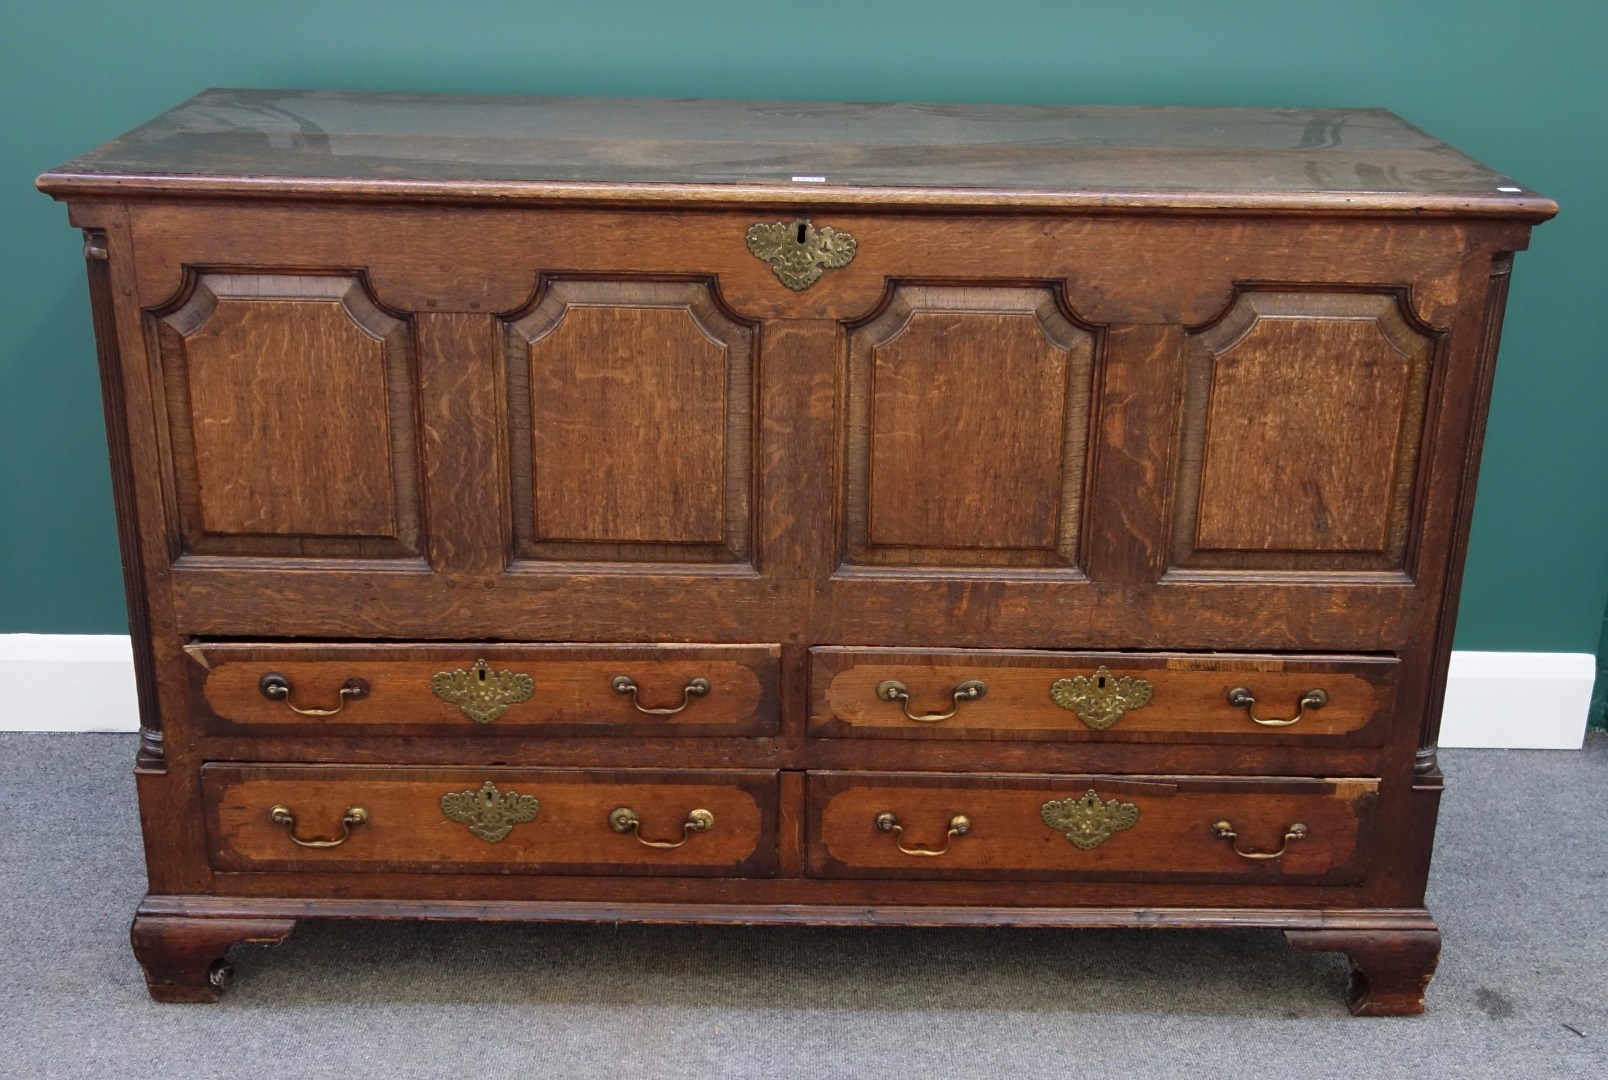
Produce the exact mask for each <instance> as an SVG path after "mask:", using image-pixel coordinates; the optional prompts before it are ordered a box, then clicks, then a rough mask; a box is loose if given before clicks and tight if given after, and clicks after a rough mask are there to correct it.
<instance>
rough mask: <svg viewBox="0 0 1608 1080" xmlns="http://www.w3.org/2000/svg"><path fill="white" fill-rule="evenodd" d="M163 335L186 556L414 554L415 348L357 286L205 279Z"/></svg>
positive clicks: (297, 278)
mask: <svg viewBox="0 0 1608 1080" xmlns="http://www.w3.org/2000/svg"><path fill="white" fill-rule="evenodd" d="M152 324H153V328H154V332H155V336H156V338H157V343H158V344H157V350H158V355H159V356H160V359H161V368H162V377H163V383H164V391H165V399H166V400H165V406H166V411H167V420H168V436H169V437H168V445H169V448H170V450H169V452H170V454H171V464H170V469H171V475H170V477H169V482H170V483H171V485H172V491H173V496H174V499H175V501H176V503H177V507H178V516H179V524H180V531H181V534H182V538H183V546H184V550H185V551H187V552H191V553H194V554H203V555H206V554H218V555H268V556H291V557H294V556H309V557H312V556H356V557H388V556H389V557H395V556H407V555H414V554H417V552H418V551H419V509H418V505H419V496H418V490H419V487H418V466H417V446H416V438H417V437H416V433H415V427H414V408H415V406H414V402H415V398H416V393H415V387H414V372H415V367H414V355H413V346H412V341H411V337H410V334H409V330H408V325H407V323H406V322H404V321H403V320H402V319H399V318H397V317H395V316H393V315H391V314H389V313H388V312H385V311H382V310H381V309H380V308H379V307H377V306H376V305H375V304H374V302H373V301H372V300H371V299H370V298H369V296H368V293H367V291H366V290H365V288H364V286H363V283H362V280H361V279H360V278H359V277H357V276H355V275H342V274H289V273H285V274H278V273H257V274H246V273H223V272H214V271H205V272H200V273H196V274H195V275H194V276H193V280H192V284H191V287H190V289H189V291H188V295H187V296H186V297H185V298H184V299H183V301H182V302H181V303H179V304H178V305H177V306H176V307H173V308H172V309H171V310H168V311H166V312H164V313H159V314H156V315H154V316H153V318H152Z"/></svg>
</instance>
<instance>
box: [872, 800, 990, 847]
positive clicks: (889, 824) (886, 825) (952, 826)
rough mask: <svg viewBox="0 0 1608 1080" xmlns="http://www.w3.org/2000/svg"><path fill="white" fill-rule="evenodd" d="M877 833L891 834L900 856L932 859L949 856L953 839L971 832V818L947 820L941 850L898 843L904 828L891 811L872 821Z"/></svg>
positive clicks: (957, 816) (960, 816)
mask: <svg viewBox="0 0 1608 1080" xmlns="http://www.w3.org/2000/svg"><path fill="white" fill-rule="evenodd" d="M872 823H873V824H874V825H876V827H877V831H878V832H885V833H892V834H893V846H894V847H896V848H898V849H899V851H900V852H901V853H902V854H905V855H913V856H915V857H917V858H926V859H934V858H937V857H938V856H939V855H947V854H949V847H950V845H951V844H952V843H954V840H955V837H957V836H965V835H966V834H967V833H969V832H971V827H972V823H971V818H969V817H967V816H966V815H965V814H956V815H955V816H954V817H952V818H950V819H949V832H947V833H945V834H944V846H943V847H941V848H907V847H905V846H904V845H903V844H901V843H900V842H899V841H900V839H901V838H902V837H903V836H904V826H903V825H901V824H899V818H898V815H896V814H895V813H894V812H893V811H891V810H884V811H882V813H880V814H878V815H877V816H876V817H875V818H873V819H872Z"/></svg>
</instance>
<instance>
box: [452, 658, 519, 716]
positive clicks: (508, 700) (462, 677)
mask: <svg viewBox="0 0 1608 1080" xmlns="http://www.w3.org/2000/svg"><path fill="white" fill-rule="evenodd" d="M430 692H431V693H432V694H434V695H435V696H436V697H438V698H440V699H441V700H442V701H445V702H446V703H447V704H448V705H456V706H458V708H459V709H461V710H462V711H463V714H464V715H465V716H467V717H468V718H469V719H471V720H473V721H474V722H475V723H477V724H489V723H491V722H492V721H493V720H495V719H497V717H499V716H501V715H502V714H503V713H505V712H507V711H508V706H510V705H517V704H519V703H520V702H521V701H529V700H530V696H531V695H532V694H534V693H535V692H536V680H535V679H532V678H531V677H530V676H529V675H526V674H525V673H524V672H520V671H506V670H505V671H493V670H491V665H490V664H488V663H486V662H485V661H484V660H476V661H475V666H474V667H472V668H469V669H468V670H467V671H465V670H464V669H463V668H456V669H454V670H452V671H438V672H436V673H435V674H434V675H432V676H430Z"/></svg>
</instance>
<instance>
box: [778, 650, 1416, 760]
mask: <svg viewBox="0 0 1608 1080" xmlns="http://www.w3.org/2000/svg"><path fill="white" fill-rule="evenodd" d="M810 656H811V668H810V679H811V682H810V691H811V706H810V731H811V733H812V734H814V735H816V736H819V737H823V738H832V737H839V738H866V737H869V738H901V739H964V738H1008V739H1031V738H1039V739H1076V738H1082V739H1090V740H1107V739H1115V740H1126V739H1128V738H1130V737H1133V736H1139V737H1141V738H1150V739H1159V740H1162V741H1166V742H1182V741H1193V740H1195V739H1199V738H1202V737H1204V738H1206V739H1208V740H1212V741H1228V740H1232V741H1238V742H1245V743H1261V744H1266V743H1269V742H1289V741H1292V740H1299V741H1301V742H1308V741H1312V740H1314V739H1324V738H1325V737H1328V739H1329V741H1331V742H1332V741H1333V737H1336V736H1349V735H1352V734H1353V733H1359V734H1361V733H1366V734H1362V740H1363V741H1365V742H1367V743H1373V744H1377V743H1379V742H1382V741H1383V738H1384V733H1385V730H1384V729H1385V727H1386V725H1385V724H1384V723H1383V722H1380V721H1381V720H1382V718H1383V717H1385V716H1388V713H1389V710H1390V704H1391V696H1392V691H1393V688H1394V682H1395V677H1396V668H1397V664H1396V662H1395V661H1393V660H1390V659H1386V658H1370V659H1362V658H1349V657H1348V658H1346V659H1343V660H1325V659H1321V658H1309V657H1293V658H1292V657H1271V656H1262V657H1258V656H1233V655H1229V654H1217V655H1212V656H1187V655H1186V656H1165V655H1162V656H1157V655H1147V656H1136V655H1132V654H1125V653H1055V652H1048V651H1037V652H1029V651H1005V650H999V649H996V650H976V651H972V652H918V651H915V650H900V649H840V648H818V649H813V650H811V654H810ZM1101 668H1105V669H1106V671H1107V673H1108V674H1107V675H1106V676H1101V675H1100V674H1099V672H1100V669H1101ZM1079 678H1081V679H1084V680H1086V683H1085V686H1086V692H1087V693H1089V694H1090V695H1091V697H1092V698H1093V700H1090V701H1088V703H1087V704H1085V705H1082V706H1078V705H1077V703H1076V702H1075V701H1074V702H1073V704H1074V707H1073V708H1068V707H1067V706H1065V705H1061V704H1059V703H1058V702H1057V701H1055V700H1054V697H1053V696H1052V691H1054V689H1055V687H1056V684H1057V683H1060V682H1062V681H1063V680H1067V681H1070V680H1074V679H1079ZM1100 678H1105V679H1106V681H1107V683H1108V684H1115V683H1116V682H1117V680H1122V679H1127V680H1129V681H1130V685H1132V684H1133V683H1135V682H1143V683H1146V684H1148V689H1149V695H1148V697H1147V698H1146V699H1145V700H1144V701H1143V704H1133V705H1132V706H1131V707H1124V708H1123V710H1122V711H1121V713H1120V714H1119V715H1114V716H1113V715H1110V714H1106V713H1103V712H1101V711H1099V710H1098V709H1097V708H1095V707H1092V706H1094V705H1096V704H1097V703H1098V700H1099V699H1098V696H1097V695H1098V691H1099V687H1098V685H1097V684H1098V682H1099V679H1100ZM888 680H896V681H898V682H901V683H903V684H904V685H905V686H906V688H907V689H908V691H909V693H910V702H909V704H908V713H909V714H910V715H907V708H906V705H905V703H904V702H900V701H889V700H887V699H885V698H883V697H882V696H880V695H879V694H878V693H877V690H878V688H879V687H880V686H882V684H883V683H884V682H886V681H888ZM972 681H978V682H981V683H983V686H984V688H985V689H984V692H983V694H982V696H981V697H977V698H975V699H971V698H968V699H963V700H961V701H958V702H957V701H956V700H955V697H954V691H955V689H956V688H957V687H961V686H964V685H965V684H966V683H968V682H972ZM1236 688H1243V689H1245V690H1247V691H1249V692H1250V694H1251V696H1252V698H1253V699H1254V705H1253V706H1251V707H1244V706H1238V705H1235V704H1233V703H1231V702H1230V701H1229V699H1228V695H1229V693H1230V691H1232V690H1234V689H1236ZM1068 689H1072V688H1070V687H1069V688H1068ZM1314 689H1318V690H1322V691H1323V692H1324V694H1325V695H1326V697H1327V701H1326V702H1325V703H1324V704H1323V705H1322V706H1321V707H1319V708H1310V709H1302V708H1301V707H1300V701H1301V699H1302V697H1303V696H1305V695H1306V694H1307V693H1309V692H1310V691H1312V690H1314ZM1112 690H1113V693H1115V691H1116V688H1115V686H1114V685H1113V687H1112ZM1129 700H1130V701H1134V702H1137V701H1138V700H1139V699H1138V698H1137V697H1134V698H1131V699H1129ZM1080 708H1081V709H1082V711H1083V712H1085V713H1087V714H1088V715H1089V716H1090V717H1091V719H1092V720H1093V723H1090V722H1087V721H1084V720H1083V719H1082V718H1080V717H1079V715H1078V712H1079V709H1080ZM949 711H953V712H954V715H953V716H952V717H950V718H948V719H946V720H937V721H931V720H912V719H911V718H910V716H911V715H914V716H917V717H922V716H931V715H936V714H941V713H944V712H949ZM1253 714H1254V715H1255V716H1256V719H1257V720H1262V721H1289V720H1292V719H1295V718H1296V717H1297V716H1299V719H1295V722H1294V723H1291V724H1288V725H1285V724H1277V725H1272V724H1268V723H1262V724H1259V723H1257V722H1256V721H1255V720H1253V719H1252V718H1251V717H1252V715H1253ZM1370 736H1371V737H1370ZM1346 741H1347V742H1352V741H1356V740H1352V739H1347V740H1346Z"/></svg>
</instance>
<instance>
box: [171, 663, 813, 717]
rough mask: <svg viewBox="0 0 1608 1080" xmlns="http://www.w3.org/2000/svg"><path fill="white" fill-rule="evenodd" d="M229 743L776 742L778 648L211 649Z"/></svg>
mask: <svg viewBox="0 0 1608 1080" xmlns="http://www.w3.org/2000/svg"><path fill="white" fill-rule="evenodd" d="M189 652H190V656H191V657H192V658H193V659H194V660H195V661H196V662H197V664H196V668H195V670H194V678H195V679H196V680H197V681H198V683H199V687H198V690H199V692H198V694H197V695H196V700H199V701H203V702H205V715H204V720H205V722H206V723H207V726H208V727H209V728H210V729H211V730H213V731H214V732H217V733H220V734H237V733H239V732H240V731H241V730H242V729H246V730H268V729H271V730H272V731H274V732H277V733H286V734H289V733H293V732H291V731H289V730H288V729H301V730H311V731H342V732H345V731H355V730H357V729H368V730H369V731H371V732H383V733H384V734H388V735H410V734H416V735H464V734H467V733H476V734H482V733H483V734H485V735H490V736H495V735H497V734H498V733H517V734H521V735H530V734H536V733H546V734H553V735H636V736H648V735H664V734H674V735H730V736H740V735H770V734H774V733H775V732H776V726H777V694H776V678H777V676H776V672H777V662H778V658H779V657H780V655H781V649H780V648H779V647H778V646H775V645H475V644H467V645H363V644H353V645H314V644H200V645H194V646H191V648H190V650H189Z"/></svg>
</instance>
